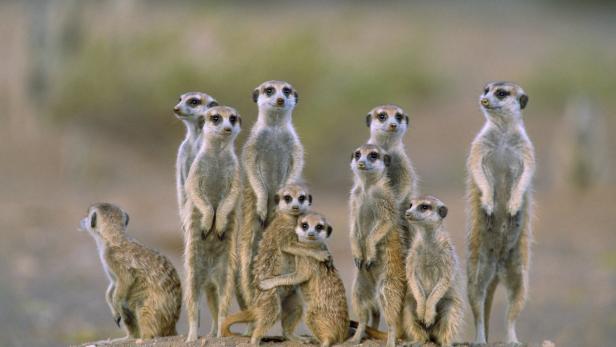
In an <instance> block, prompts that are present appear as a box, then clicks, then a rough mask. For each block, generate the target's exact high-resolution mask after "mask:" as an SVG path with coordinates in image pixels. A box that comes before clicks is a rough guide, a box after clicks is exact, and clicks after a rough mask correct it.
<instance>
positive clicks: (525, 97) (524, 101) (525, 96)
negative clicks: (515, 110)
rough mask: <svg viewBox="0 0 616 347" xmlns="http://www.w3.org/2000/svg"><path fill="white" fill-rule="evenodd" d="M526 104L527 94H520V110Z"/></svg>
mask: <svg viewBox="0 0 616 347" xmlns="http://www.w3.org/2000/svg"><path fill="white" fill-rule="evenodd" d="M526 104H528V95H526V94H522V95H520V110H523V109H524V108H525V107H526Z"/></svg>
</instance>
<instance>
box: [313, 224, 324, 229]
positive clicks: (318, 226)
mask: <svg viewBox="0 0 616 347" xmlns="http://www.w3.org/2000/svg"><path fill="white" fill-rule="evenodd" d="M315 229H317V230H318V231H321V230H323V224H317V226H316V228H315Z"/></svg>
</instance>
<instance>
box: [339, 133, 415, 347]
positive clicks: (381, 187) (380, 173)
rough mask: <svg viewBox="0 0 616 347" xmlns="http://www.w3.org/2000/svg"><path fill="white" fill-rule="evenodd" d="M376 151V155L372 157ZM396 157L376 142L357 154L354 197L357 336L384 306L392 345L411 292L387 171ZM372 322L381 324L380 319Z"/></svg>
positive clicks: (354, 289)
mask: <svg viewBox="0 0 616 347" xmlns="http://www.w3.org/2000/svg"><path fill="white" fill-rule="evenodd" d="M373 154H374V155H376V156H377V158H376V159H371V158H370V156H372V155H373ZM389 160H390V158H389V157H388V155H387V153H386V152H385V151H384V150H383V149H382V148H380V147H379V146H376V145H364V146H362V147H360V148H358V149H357V150H356V151H355V152H354V153H353V159H352V162H351V167H352V169H353V172H354V173H355V184H354V186H353V189H352V191H351V197H350V224H351V233H350V237H351V252H352V253H353V258H354V261H355V264H356V266H357V267H358V271H357V273H356V277H355V281H354V283H353V293H352V301H351V304H352V306H353V311H354V312H355V314H357V315H358V317H359V318H358V322H359V327H358V329H357V331H356V333H355V335H354V336H353V338H352V340H351V341H352V342H353V343H359V342H360V341H361V339H362V337H363V335H364V333H365V331H366V325H367V323H368V318H369V316H370V314H371V313H372V312H374V311H376V310H378V309H379V307H378V306H380V309H382V310H383V314H384V316H385V320H386V322H387V326H388V338H387V346H390V347H391V346H394V345H395V342H396V337H397V336H398V335H399V334H401V326H400V323H401V322H400V320H401V317H402V315H401V309H402V300H403V298H404V296H405V291H406V285H405V283H404V282H405V281H404V260H403V256H402V246H401V242H400V234H399V230H398V228H397V226H398V215H397V211H398V208H397V206H396V201H395V197H394V194H393V192H392V190H391V186H390V183H389V179H388V178H387V175H386V173H385V168H386V166H387V165H388V162H389ZM374 323H375V322H374V321H373V325H372V327H373V328H375V329H377V328H378V326H376V325H375V324H374Z"/></svg>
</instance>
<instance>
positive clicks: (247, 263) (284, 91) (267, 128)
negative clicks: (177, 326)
mask: <svg viewBox="0 0 616 347" xmlns="http://www.w3.org/2000/svg"><path fill="white" fill-rule="evenodd" d="M252 99H253V101H254V102H255V103H257V105H258V108H259V115H258V116H257V122H256V123H255V125H254V126H253V128H252V130H251V132H250V136H249V137H248V139H247V140H246V143H245V145H244V149H243V151H242V173H243V183H244V189H243V194H242V226H241V228H240V239H239V257H240V274H239V276H240V279H239V281H240V288H239V289H240V291H241V297H243V299H244V301H245V303H243V304H244V305H242V303H240V306H244V307H242V309H244V308H245V306H246V305H247V304H250V303H251V302H252V298H253V296H254V293H253V288H252V287H251V285H252V281H253V278H252V263H253V258H254V256H255V253H256V250H257V246H258V244H259V241H260V240H261V234H262V232H263V229H264V227H265V226H266V225H267V224H268V223H269V222H270V221H271V219H272V215H273V214H272V209H273V208H274V206H275V205H276V204H275V202H274V196H275V195H276V192H277V191H278V189H280V188H282V187H283V186H285V185H287V184H289V183H290V182H295V181H298V180H299V179H300V178H301V174H302V169H303V167H304V148H303V147H302V144H301V142H300V140H299V137H298V136H297V133H296V132H295V129H294V128H293V124H292V123H291V116H292V113H293V109H294V108H295V105H296V104H297V101H298V94H297V92H296V91H295V89H294V88H293V86H291V85H290V84H289V83H287V82H284V81H267V82H263V83H262V84H261V85H259V86H258V87H257V88H256V89H255V90H254V91H253V94H252Z"/></svg>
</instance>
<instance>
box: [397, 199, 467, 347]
mask: <svg viewBox="0 0 616 347" xmlns="http://www.w3.org/2000/svg"><path fill="white" fill-rule="evenodd" d="M446 216H447V207H446V206H445V205H444V204H443V203H442V202H441V201H440V200H439V199H437V198H435V197H432V196H423V197H419V198H416V199H413V200H411V208H409V209H408V210H407V211H406V218H407V220H408V221H409V223H410V224H411V226H413V227H414V229H415V231H416V235H415V238H414V240H413V244H412V246H411V249H410V251H409V254H408V256H407V258H406V279H407V281H408V285H409V288H410V294H411V295H410V297H411V300H410V302H409V303H410V304H409V305H408V307H405V309H406V310H408V316H409V317H410V318H411V319H410V320H409V321H407V322H405V327H406V329H407V330H408V333H409V335H410V336H412V337H413V341H415V342H419V343H428V342H431V341H432V342H435V343H437V344H439V345H441V346H450V345H451V343H452V341H453V338H454V336H455V335H456V333H457V331H458V327H459V325H460V321H461V319H462V300H461V298H460V291H459V289H458V273H459V269H458V257H457V255H456V251H455V249H454V247H453V244H452V243H451V240H450V238H449V235H448V234H447V230H446V229H445V227H444V226H443V224H442V221H443V219H444V218H445V217H446Z"/></svg>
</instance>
